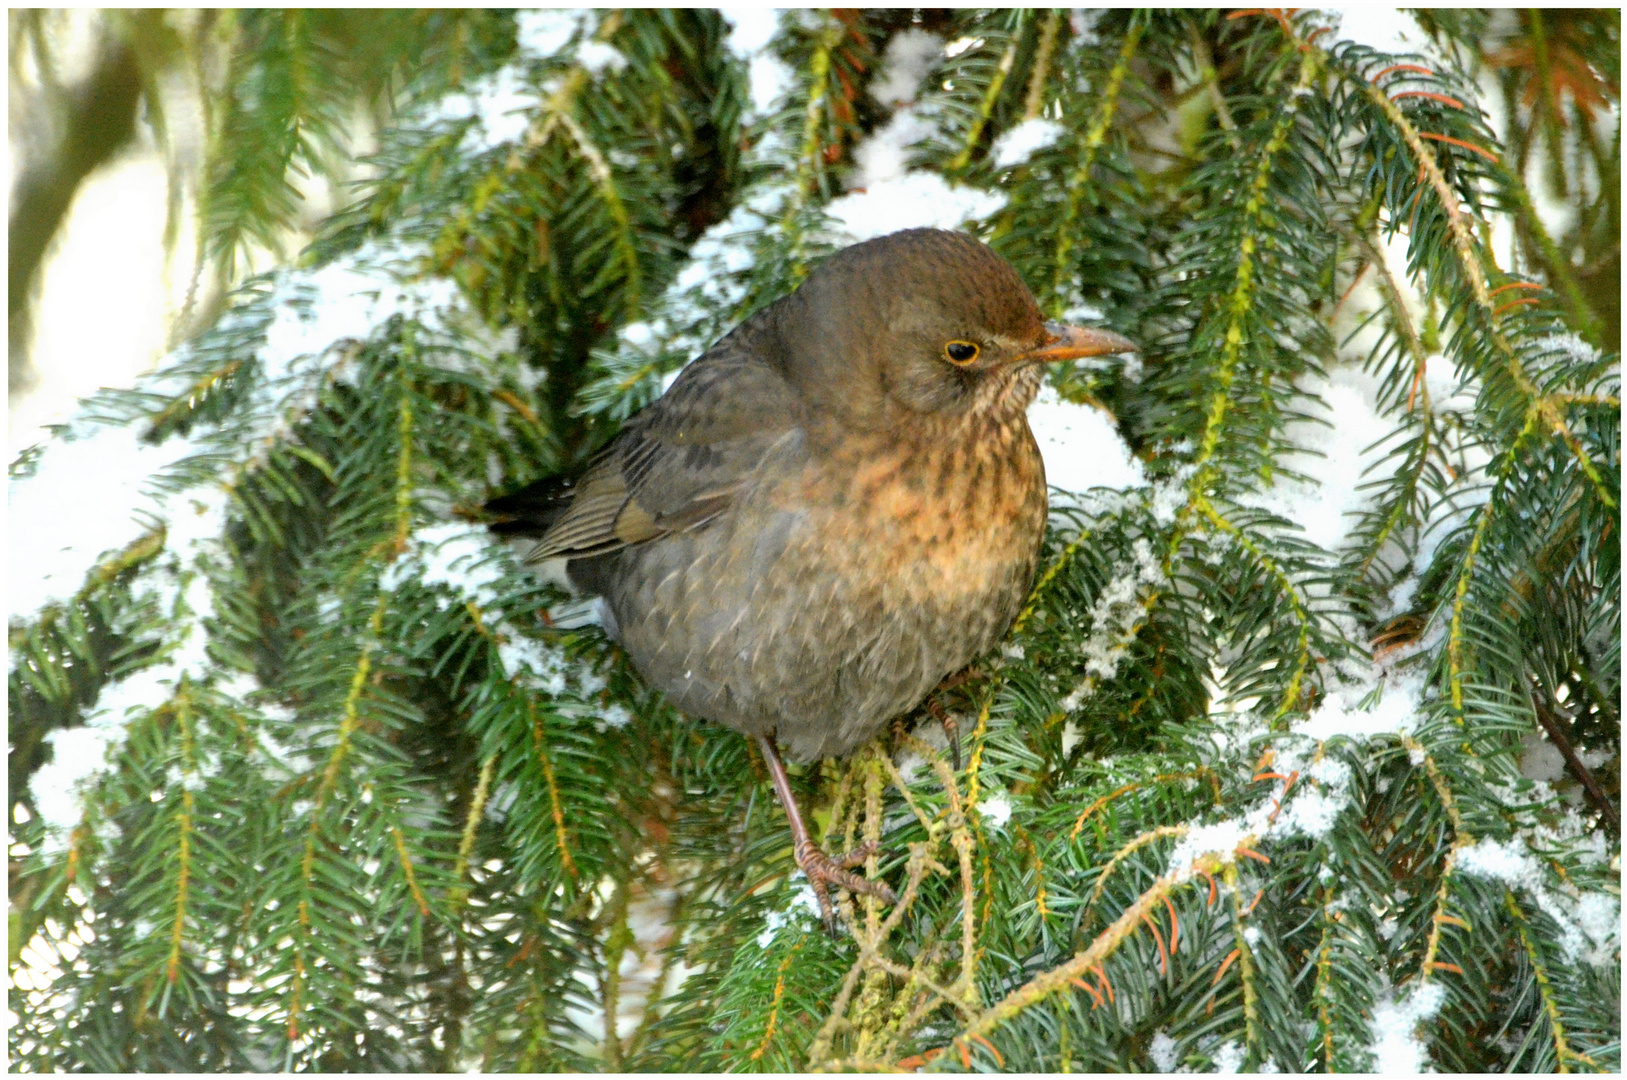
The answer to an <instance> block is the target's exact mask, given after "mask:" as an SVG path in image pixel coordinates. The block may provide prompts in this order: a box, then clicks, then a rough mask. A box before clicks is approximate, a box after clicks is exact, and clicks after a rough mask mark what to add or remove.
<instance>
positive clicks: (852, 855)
mask: <svg viewBox="0 0 1627 1080" xmlns="http://www.w3.org/2000/svg"><path fill="white" fill-rule="evenodd" d="M875 852H876V844H875V843H874V842H873V841H866V842H865V843H863V844H860V845H859V846H858V847H856V848H854V849H853V850H852V851H849V852H847V853H846V854H843V855H838V856H836V857H835V858H832V857H831V856H829V855H826V854H825V853H824V852H823V851H822V850H820V848H819V846H818V845H817V844H815V843H813V842H812V841H808V842H806V843H802V844H798V845H797V850H796V857H797V866H799V867H801V868H802V873H803V876H804V877H806V878H807V879H808V884H809V885H810V886H812V887H813V891H814V898H815V899H816V900H818V901H819V914H820V917H821V918H822V919H824V921H825V929H826V930H827V931H828V932H829V933H830V935H831V937H836V936H837V934H836V908H835V907H834V906H833V905H832V904H831V901H830V886H832V885H840V886H841V887H842V888H844V889H846V890H847V891H848V892H851V893H856V894H858V895H861V896H874V897H875V898H876V899H878V900H880V901H881V902H882V903H884V904H896V903H898V897H897V895H896V894H895V893H894V892H893V890H892V889H891V888H889V887H888V885H887V883H886V882H884V881H871V880H870V879H869V878H864V877H860V876H859V875H858V874H855V873H853V871H852V869H851V868H852V867H855V866H858V865H860V864H861V863H863V862H864V860H866V859H868V858H869V857H870V856H871V855H874V854H875Z"/></svg>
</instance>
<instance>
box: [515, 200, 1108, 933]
mask: <svg viewBox="0 0 1627 1080" xmlns="http://www.w3.org/2000/svg"><path fill="white" fill-rule="evenodd" d="M1129 348H1132V346H1131V345H1130V343H1129V342H1128V341H1125V340H1124V339H1123V338H1120V337H1118V336H1117V335H1114V334H1110V333H1107V332H1105V331H1099V330H1084V329H1079V328H1075V327H1065V326H1059V325H1056V324H1049V325H1048V324H1046V323H1045V321H1044V320H1043V318H1042V317H1041V315H1040V312H1039V308H1038V306H1037V305H1036V304H1035V302H1034V298H1033V296H1032V294H1030V293H1029V291H1028V289H1027V287H1026V286H1025V285H1024V284H1023V283H1022V280H1021V279H1020V278H1019V277H1018V276H1017V274H1016V272H1015V271H1014V270H1013V269H1012V268H1011V266H1010V265H1009V264H1008V263H1006V262H1005V261H1004V260H1003V259H1001V258H1000V257H999V256H998V255H996V254H995V253H994V252H993V251H991V250H990V249H989V248H987V247H986V246H984V245H983V244H981V243H979V242H978V241H976V240H974V239H972V238H970V237H967V236H964V235H962V234H959V233H952V232H944V231H941V230H935V229H913V230H909V231H906V232H900V233H894V234H892V235H891V236H885V237H881V238H880V239H877V240H871V241H867V242H865V243H862V244H856V245H854V246H853V247H850V248H847V249H846V250H844V251H841V252H839V253H838V254H836V255H834V256H832V257H831V258H830V259H828V260H826V261H825V262H824V263H823V264H822V265H821V266H820V267H819V268H818V269H816V270H815V271H814V272H813V273H812V274H811V275H810V276H809V277H808V279H807V280H806V281H805V282H804V283H803V284H802V286H801V287H800V288H799V289H797V290H796V292H794V293H792V294H791V295H789V296H787V297H784V298H783V299H781V300H779V301H777V302H776V303H774V304H771V305H769V306H768V307H766V308H764V309H763V310H761V311H759V312H758V313H757V314H755V315H753V316H752V317H751V318H749V319H747V320H746V321H745V322H744V323H742V324H741V325H740V326H739V327H737V328H736V329H735V330H734V331H732V332H731V333H729V334H728V335H727V336H725V337H724V338H723V339H722V340H720V341H719V342H718V343H717V344H716V345H714V346H713V347H712V348H711V349H710V350H708V351H707V352H706V353H705V354H704V355H703V356H701V357H700V358H699V359H697V360H696V361H695V362H694V363H693V364H691V365H690V366H689V367H688V368H686V369H685V370H684V372H683V373H682V374H681V375H679V377H678V379H677V380H676V381H675V382H674V383H673V384H672V386H671V388H670V389H669V390H668V391H667V392H666V394H665V395H664V396H663V397H662V398H661V399H660V400H658V401H656V402H654V403H653V404H651V405H650V406H649V407H648V408H646V409H644V410H643V411H642V412H640V413H638V414H637V415H636V416H634V417H632V418H631V419H630V420H629V421H628V422H627V425H626V427H625V428H624V429H623V430H622V432H621V433H620V434H619V435H618V436H617V437H616V438H615V439H614V440H613V441H612V442H611V443H610V444H609V445H608V446H607V447H606V448H605V449H604V451H603V452H601V454H600V455H599V456H598V457H597V458H596V459H595V460H594V461H593V463H592V464H591V465H590V466H589V468H588V469H587V471H586V473H585V474H584V475H583V476H582V478H581V479H580V480H579V481H578V482H577V483H575V485H574V486H573V487H572V489H571V490H570V492H569V493H568V496H567V497H566V498H565V499H556V500H554V502H553V503H552V505H551V506H550V507H549V508H548V511H547V512H546V513H544V514H542V515H540V516H539V515H536V514H529V515H528V514H527V513H525V510H526V508H527V507H530V506H534V505H535V501H534V500H531V501H528V499H527V497H526V496H525V494H524V493H521V495H520V496H518V497H510V498H509V499H507V500H495V501H494V502H493V503H492V504H491V508H492V509H493V510H496V511H499V512H504V511H506V512H508V513H510V514H511V515H517V517H518V520H511V521H510V522H509V524H508V525H507V526H506V531H510V532H524V531H526V530H527V529H528V528H529V529H537V528H539V527H545V531H543V532H542V535H541V541H540V543H539V544H538V545H537V547H536V549H535V550H534V551H533V552H532V554H531V559H533V560H542V559H549V558H565V559H568V560H569V562H568V563H567V570H568V573H569V575H570V577H571V579H572V581H574V582H575V583H576V584H578V585H579V586H581V587H582V588H583V589H584V590H585V591H587V592H590V593H593V594H596V595H599V596H602V597H603V598H604V601H605V608H606V615H607V618H606V621H605V625H606V628H607V629H608V631H609V632H610V634H611V636H612V637H614V638H615V639H616V640H617V641H619V642H620V643H621V644H622V646H623V647H624V648H625V649H626V650H627V653H628V655H629V656H630V657H631V659H632V661H633V664H634V666H635V667H636V668H637V669H638V671H639V672H640V674H642V675H643V677H644V678H645V679H646V680H647V681H648V682H649V683H650V684H651V685H653V686H656V687H659V688H660V689H661V690H663V691H665V692H666V694H667V695H668V696H669V697H670V698H671V700H672V701H673V703H674V704H676V705H677V706H678V707H679V708H680V709H682V710H684V711H685V712H687V713H690V714H691V715H694V716H701V717H705V718H707V719H710V720H715V721H717V722H719V723H721V724H724V725H726V726H728V727H730V728H733V729H734V730H736V731H739V732H741V733H743V734H747V735H751V736H755V737H757V738H758V739H759V741H760V742H761V744H762V746H763V748H764V753H765V755H766V756H767V758H768V761H769V764H770V769H771V772H772V773H773V775H774V779H775V786H776V790H777V791H778V793H779V794H780V796H781V799H782V801H783V802H785V803H786V811H787V815H788V817H789V818H790V820H791V825H792V830H793V833H794V834H795V836H796V840H797V861H798V863H799V864H800V865H801V866H802V868H803V870H804V871H805V872H806V873H807V874H808V877H809V879H810V881H811V882H812V883H813V884H814V886H815V889H816V892H817V893H818V895H819V898H820V901H821V904H822V905H824V906H825V907H826V910H827V912H828V911H829V907H828V900H827V898H826V895H825V883H826V882H828V881H834V882H837V883H840V884H843V885H846V886H848V887H849V888H855V889H861V890H864V891H869V892H872V893H875V894H878V895H889V894H888V892H887V890H886V887H885V886H883V885H880V884H879V883H874V882H868V881H865V880H864V879H862V878H858V877H857V876H855V875H853V874H851V873H848V872H847V871H846V870H844V869H842V866H841V865H839V862H838V861H833V860H831V859H829V858H827V857H826V856H825V855H824V854H823V853H822V852H820V851H819V849H818V848H817V847H815V846H814V845H813V844H812V843H811V841H810V840H809V839H808V837H807V835H806V830H805V829H804V828H803V827H802V823H801V821H800V817H799V815H798V813H797V811H796V807H795V803H794V801H792V800H791V798H790V790H789V786H788V784H787V783H786V782H785V778H784V770H783V768H782V767H781V766H780V763H779V760H778V757H777V755H776V753H775V746H776V744H777V745H778V746H779V747H780V748H783V749H784V751H785V752H786V753H787V754H789V755H790V756H791V757H792V758H793V759H795V760H801V761H807V760H813V759H817V758H820V757H825V756H831V755H843V754H847V753H849V752H851V751H852V750H853V749H854V748H856V747H857V746H859V745H861V744H862V743H864V742H865V741H867V740H869V739H870V738H871V737H872V736H874V735H875V734H876V732H877V731H878V730H880V729H881V727H882V726H883V725H885V723H886V722H887V720H888V719H890V718H891V717H893V716H896V715H898V714H900V713H902V712H905V711H907V710H909V709H911V708H913V707H914V706H915V705H916V704H917V703H919V702H920V701H921V699H922V698H923V697H925V696H926V694H927V693H928V692H929V691H930V690H931V689H932V688H933V687H934V686H936V685H937V684H938V683H939V681H940V680H942V679H943V678H944V676H945V675H948V674H949V673H951V672H953V671H956V670H958V669H960V668H962V667H964V666H965V665H966V664H968V663H970V662H971V661H972V660H973V659H974V658H975V657H977V656H978V655H979V654H980V653H982V652H984V651H986V650H988V649H989V648H990V647H992V646H993V645H994V644H995V643H996V642H997V641H998V640H999V639H1000V637H1001V635H1003V634H1004V633H1005V631H1006V629H1007V628H1008V627H1009V626H1010V624H1011V621H1012V619H1013V618H1015V616H1016V614H1017V610H1018V608H1019V606H1020V605H1021V604H1022V601H1023V598H1024V596H1025V595H1026V593H1027V590H1028V588H1029V584H1030V582H1031V581H1032V579H1033V575H1034V567H1035V562H1036V559H1037V558H1038V553H1039V546H1040V542H1041V540H1042V539H1043V537H1044V531H1045V516H1046V498H1045V468H1044V465H1043V463H1042V461H1041V459H1040V454H1039V448H1038V446H1037V445H1035V442H1034V437H1033V434H1032V433H1031V432H1030V431H1029V429H1028V421H1027V415H1026V410H1027V407H1028V405H1029V403H1030V402H1031V401H1032V400H1033V398H1034V395H1035V393H1036V392H1037V391H1038V389H1039V384H1040V377H1041V370H1040V366H1039V365H1040V364H1041V363H1043V362H1046V361H1051V360H1065V359H1073V358H1076V357H1080V356H1089V355H1095V354H1099V353H1105V352H1113V351H1122V350H1125V349H1129ZM849 861H850V860H849Z"/></svg>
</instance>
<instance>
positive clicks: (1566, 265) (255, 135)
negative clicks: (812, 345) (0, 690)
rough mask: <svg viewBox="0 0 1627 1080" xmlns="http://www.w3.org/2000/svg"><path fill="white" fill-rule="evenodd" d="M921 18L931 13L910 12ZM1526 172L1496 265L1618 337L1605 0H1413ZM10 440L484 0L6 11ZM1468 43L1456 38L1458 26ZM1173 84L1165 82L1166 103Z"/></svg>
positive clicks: (254, 249) (343, 144)
mask: <svg viewBox="0 0 1627 1080" xmlns="http://www.w3.org/2000/svg"><path fill="white" fill-rule="evenodd" d="M925 14H926V15H927V16H928V17H929V18H930V17H931V14H932V13H930V12H927V13H925ZM1420 18H1421V19H1422V25H1421V29H1422V30H1423V31H1425V32H1428V31H1430V30H1431V29H1432V28H1433V27H1434V24H1436V23H1439V22H1441V21H1444V20H1448V19H1451V20H1456V21H1458V22H1459V23H1466V24H1467V25H1468V28H1469V29H1471V30H1472V33H1471V34H1470V35H1468V37H1469V39H1470V40H1473V41H1476V42H1478V46H1479V48H1478V53H1477V54H1476V55H1472V56H1465V57H1461V59H1462V60H1463V61H1464V62H1465V64H1466V66H1467V67H1468V68H1469V69H1470V72H1471V74H1473V75H1474V77H1475V78H1476V79H1477V81H1478V82H1479V84H1480V86H1481V88H1482V91H1483V93H1484V95H1485V96H1484V100H1485V102H1486V107H1487V109H1488V110H1489V112H1490V114H1491V115H1490V122H1491V124H1492V126H1493V128H1494V129H1495V130H1496V131H1497V133H1498V135H1499V137H1500V138H1501V140H1502V142H1503V143H1504V145H1506V146H1507V147H1509V150H1510V153H1511V155H1512V158H1513V160H1512V161H1510V162H1509V164H1510V165H1512V166H1513V167H1514V169H1515V171H1516V172H1517V173H1518V174H1519V175H1520V176H1522V177H1523V178H1524V180H1525V190H1526V192H1527V193H1528V196H1529V198H1528V200H1526V201H1525V202H1524V204H1523V205H1515V206H1510V207H1506V208H1505V210H1506V212H1507V221H1506V222H1499V223H1498V225H1499V226H1503V225H1505V224H1506V225H1509V226H1512V227H1511V228H1499V229H1498V232H1499V233H1501V234H1504V235H1502V236H1499V240H1501V241H1502V243H1500V244H1499V245H1498V246H1499V247H1502V246H1504V245H1508V246H1509V247H1511V248H1512V250H1511V251H1507V252H1504V251H1499V256H1500V258H1501V259H1505V260H1507V261H1505V262H1504V265H1505V266H1507V267H1508V268H1509V269H1511V270H1514V271H1517V272H1525V273H1528V274H1533V275H1538V276H1540V277H1541V278H1542V279H1545V280H1547V281H1548V282H1550V284H1552V285H1553V286H1554V288H1555V291H1556V292H1557V293H1558V294H1559V296H1560V298H1561V299H1562V301H1563V303H1564V305H1565V306H1566V307H1567V308H1568V309H1569V311H1568V314H1570V316H1571V320H1570V321H1571V322H1572V325H1575V326H1578V327H1582V328H1584V332H1583V336H1584V337H1587V338H1588V339H1590V340H1591V341H1592V343H1594V344H1595V345H1599V346H1601V347H1605V348H1608V349H1616V348H1619V345H1620V339H1621V309H1620V278H1621V197H1620V193H1621V184H1620V158H1621V124H1620V110H1619V101H1620V81H1621V78H1620V62H1621V50H1620V24H1621V13H1620V11H1619V10H1614V9H1611V10H1602V9H1601V10H1587V9H1555V10H1539V9H1530V10H1523V11H1511V10H1497V11H1476V10H1460V11H1438V10H1437V11H1433V12H1425V13H1423V14H1422V15H1421V16H1420ZM7 20H8V29H9V39H8V40H9V44H10V53H9V55H10V91H11V93H10V143H9V145H10V151H11V185H10V189H9V192H10V203H9V220H10V260H11V261H10V274H9V276H8V279H7V281H8V293H7V296H8V313H9V323H8V340H9V344H10V352H9V370H8V386H9V390H10V430H9V448H10V451H9V452H10V456H12V457H14V456H15V455H16V454H17V452H18V451H20V450H21V449H23V448H25V447H27V446H29V445H31V444H33V443H34V442H37V441H38V440H39V439H40V438H41V437H43V435H44V434H45V432H44V431H43V430H42V425H49V424H52V423H58V422H61V421H62V420H64V419H66V417H67V416H68V415H69V414H70V412H71V411H72V409H73V406H74V402H75V400H76V399H77V398H79V397H81V396H83V395H85V394H88V393H90V392H91V391H93V390H95V389H96V388H97V387H100V386H106V385H115V386H116V385H122V384H127V383H128V382H129V381H130V379H131V377H132V376H134V375H135V374H137V373H139V372H143V371H146V370H149V369H151V368H152V367H153V366H154V365H155V364H156V363H157V361H158V360H159V358H160V357H161V356H163V355H164V353H165V352H166V351H168V350H169V349H170V348H172V347H173V346H174V345H175V344H177V343H178V342H180V341H182V340H184V339H185V338H186V337H188V336H189V335H190V334H192V333H194V332H196V331H197V330H198V329H199V328H201V327H202V326H205V325H207V324H208V323H209V322H210V321H211V320H212V318H213V317H214V316H215V314H216V312H217V311H218V308H219V304H220V301H221V298H222V297H223V296H224V295H225V294H226V292H227V291H228V290H229V289H230V287H231V286H232V285H234V284H235V283H237V282H240V281H241V280H242V279H243V278H244V277H246V276H248V275H250V274H252V273H254V272H256V271H258V270H264V269H267V268H269V267H271V266H273V265H276V264H277V263H279V262H282V261H286V260H288V259H291V258H293V257H295V256H296V255H297V254H298V252H299V251H300V250H301V248H302V247H303V246H304V244H305V242H306V241H307V240H308V239H309V238H310V237H311V236H312V235H313V231H314V229H315V228H316V226H317V225H318V224H319V223H320V222H321V221H322V220H323V219H324V218H326V217H327V216H328V215H330V214H331V213H333V212H334V211H335V210H337V209H340V208H341V207H342V206H343V205H344V204H345V201H346V199H347V195H348V194H349V193H350V192H351V190H352V185H353V183H354V182H355V181H357V180H361V179H364V178H365V177H366V176H367V175H369V172H370V166H369V165H368V164H367V163H366V160H365V159H366V157H367V154H368V151H369V150H370V149H371V148H372V147H373V139H374V134H375V132H376V131H377V130H378V128H379V125H380V124H381V123H382V122H383V121H384V120H385V118H387V117H388V116H389V115H390V113H391V111H392V109H393V108H394V107H396V106H398V105H400V104H401V103H402V101H403V97H404V95H406V94H409V93H411V91H412V82H413V70H414V66H415V64H416V62H417V61H418V60H419V59H420V58H421V57H422V56H423V55H424V54H426V53H433V52H434V51H435V49H436V43H437V41H447V40H450V39H455V38H457V37H458V36H459V35H463V36H465V37H467V36H470V35H473V36H478V35H480V34H481V33H482V32H483V22H482V17H481V15H480V14H479V13H464V14H458V13H450V12H440V13H431V12H412V11H379V10H363V11H342V10H328V11H290V12H275V11H246V10H245V11H214V10H164V9H154V10H140V11H134V10H123V11H96V10H48V9H32V10H17V9H13V10H11V11H10V12H9V13H8V16H7ZM1458 40H1459V41H1461V40H1463V38H1462V37H1459V38H1458ZM1172 104H1174V103H1172Z"/></svg>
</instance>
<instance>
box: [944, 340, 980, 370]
mask: <svg viewBox="0 0 1627 1080" xmlns="http://www.w3.org/2000/svg"><path fill="white" fill-rule="evenodd" d="M982 351H983V350H982V349H980V348H978V346H977V343H976V342H973V341H951V342H949V343H948V344H947V345H945V346H944V347H943V358H944V359H945V360H948V361H949V362H950V363H951V364H954V365H956V366H957V367H965V366H966V365H967V364H970V363H971V362H972V361H973V360H976V359H977V356H978V353H980V352H982Z"/></svg>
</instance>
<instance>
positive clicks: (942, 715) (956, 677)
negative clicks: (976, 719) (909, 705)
mask: <svg viewBox="0 0 1627 1080" xmlns="http://www.w3.org/2000/svg"><path fill="white" fill-rule="evenodd" d="M982 675H983V673H982V672H981V671H978V670H977V668H976V666H974V665H972V664H968V665H966V666H965V667H963V668H961V669H960V670H959V671H957V672H955V673H954V674H952V675H948V676H945V677H944V680H943V682H941V683H939V684H938V685H937V688H936V689H934V690H933V691H932V693H931V694H930V695H928V697H927V699H926V706H927V708H928V709H929V710H930V711H931V712H932V715H933V716H934V717H936V718H937V720H938V723H939V724H941V725H942V726H943V733H944V737H945V738H947V739H948V740H949V757H950V759H951V760H953V761H954V763H955V771H956V772H960V722H959V721H957V720H956V719H955V718H954V717H953V716H950V715H949V712H948V710H947V709H945V708H944V707H943V702H941V701H939V700H938V695H939V694H941V693H943V692H944V691H945V690H953V689H954V688H955V687H957V686H960V685H962V684H963V683H967V682H970V681H971V680H973V679H977V678H981V677H982Z"/></svg>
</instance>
